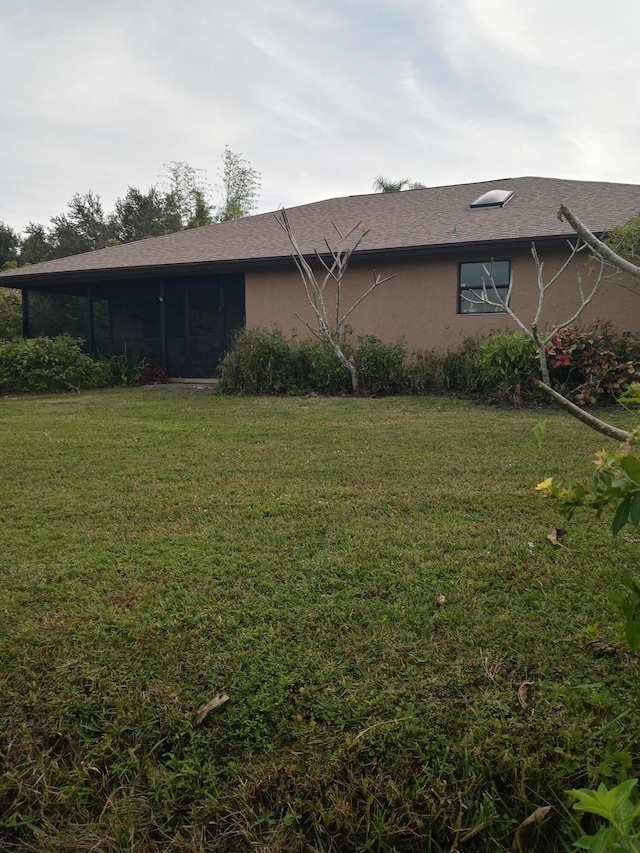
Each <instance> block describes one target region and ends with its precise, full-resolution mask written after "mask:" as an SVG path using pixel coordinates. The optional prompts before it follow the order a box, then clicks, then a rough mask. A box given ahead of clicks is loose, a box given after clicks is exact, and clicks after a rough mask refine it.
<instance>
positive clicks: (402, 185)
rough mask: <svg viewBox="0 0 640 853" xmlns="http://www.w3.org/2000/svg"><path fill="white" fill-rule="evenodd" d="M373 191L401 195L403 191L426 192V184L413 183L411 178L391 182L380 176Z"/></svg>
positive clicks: (374, 183)
mask: <svg viewBox="0 0 640 853" xmlns="http://www.w3.org/2000/svg"><path fill="white" fill-rule="evenodd" d="M373 189H374V190H375V192H377V193H399V192H402V190H424V189H426V187H425V185H424V184H421V183H420V182H419V181H412V180H411V178H400V180H399V181H390V180H389V179H388V178H385V177H384V175H378V177H377V178H376V179H375V181H374V182H373Z"/></svg>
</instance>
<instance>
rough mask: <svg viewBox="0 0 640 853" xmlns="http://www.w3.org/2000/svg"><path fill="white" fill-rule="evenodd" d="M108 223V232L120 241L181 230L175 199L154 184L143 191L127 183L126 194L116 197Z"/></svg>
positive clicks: (180, 220)
mask: <svg viewBox="0 0 640 853" xmlns="http://www.w3.org/2000/svg"><path fill="white" fill-rule="evenodd" d="M110 223H111V232H112V234H113V236H114V238H115V239H116V240H117V241H118V242H120V243H132V242H133V241H134V240H144V239H145V238H147V237H160V236H162V235H163V234H172V233H173V232H174V231H182V219H181V217H180V210H179V206H178V201H177V199H176V198H175V197H174V196H173V195H172V194H170V193H163V192H162V191H161V190H159V189H158V188H157V187H151V189H150V190H149V191H148V192H146V193H143V192H141V190H139V189H137V187H129V189H128V190H127V192H126V195H125V196H124V197H123V198H119V199H118V200H117V201H116V204H115V209H114V212H113V213H112V215H111V218H110Z"/></svg>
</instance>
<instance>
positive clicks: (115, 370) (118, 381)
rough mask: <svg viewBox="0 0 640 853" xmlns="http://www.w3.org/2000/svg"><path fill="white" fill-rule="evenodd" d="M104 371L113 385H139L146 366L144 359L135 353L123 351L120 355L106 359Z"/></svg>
mask: <svg viewBox="0 0 640 853" xmlns="http://www.w3.org/2000/svg"><path fill="white" fill-rule="evenodd" d="M105 361H106V369H107V371H108V372H109V373H110V375H111V380H112V383H113V384H115V385H140V384H141V382H142V375H143V372H144V369H145V368H146V366H147V361H146V359H145V358H141V357H140V356H139V355H138V354H137V353H135V352H131V351H130V350H129V351H127V349H126V347H125V351H124V352H123V353H121V354H120V355H112V356H111V357H110V358H108V359H106V360H105Z"/></svg>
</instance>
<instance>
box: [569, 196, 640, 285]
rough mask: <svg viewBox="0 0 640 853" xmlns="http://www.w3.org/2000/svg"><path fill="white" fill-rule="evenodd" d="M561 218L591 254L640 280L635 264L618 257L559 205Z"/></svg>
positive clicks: (639, 269) (572, 214)
mask: <svg viewBox="0 0 640 853" xmlns="http://www.w3.org/2000/svg"><path fill="white" fill-rule="evenodd" d="M563 218H564V219H566V220H567V222H568V223H569V225H570V226H571V227H572V228H573V230H574V231H575V232H576V234H577V235H578V236H579V237H580V238H581V239H582V241H583V242H584V243H586V244H587V246H588V247H589V248H590V249H591V251H592V252H594V253H595V254H596V255H598V257H600V258H604V260H605V261H606V262H607V263H609V264H611V265H612V266H614V267H617V269H619V270H622V272H627V273H629V275H632V276H634V278H640V267H637V266H636V265H635V264H632V263H631V261H628V260H627V259H626V258H623V257H622V256H621V255H618V254H617V253H616V252H614V251H613V249H610V248H609V247H608V246H607V244H606V243H603V242H602V240H599V239H598V238H597V237H596V235H595V234H594V233H593V232H592V231H589V229H588V228H587V226H586V225H585V224H584V223H583V222H581V220H580V219H578V217H577V216H576V215H575V213H572V212H571V210H570V209H569V208H568V207H566V206H565V205H564V204H561V205H560V210H559V211H558V219H560V220H562V219H563Z"/></svg>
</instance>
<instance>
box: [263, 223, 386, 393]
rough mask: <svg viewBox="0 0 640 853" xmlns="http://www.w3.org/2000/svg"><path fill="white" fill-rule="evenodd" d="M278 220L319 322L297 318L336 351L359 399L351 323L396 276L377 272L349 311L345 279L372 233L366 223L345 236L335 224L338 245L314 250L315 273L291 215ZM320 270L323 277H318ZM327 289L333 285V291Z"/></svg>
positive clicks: (358, 224) (331, 288)
mask: <svg viewBox="0 0 640 853" xmlns="http://www.w3.org/2000/svg"><path fill="white" fill-rule="evenodd" d="M276 220H277V222H278V224H279V225H280V227H281V228H282V230H283V231H284V232H285V234H286V235H287V237H288V239H289V243H290V244H291V247H292V250H293V251H292V253H291V256H292V257H293V260H294V261H295V264H296V267H297V268H298V272H299V273H300V276H301V278H302V282H303V284H304V290H305V293H306V296H307V301H308V303H309V305H310V306H311V310H312V312H313V315H314V318H315V325H312V324H311V323H308V322H307V321H306V320H305V319H304V318H302V317H300V315H296V316H297V317H298V319H299V320H301V321H302V322H303V323H304V324H305V326H306V327H307V328H308V329H309V331H310V332H311V333H312V334H313V335H315V337H317V338H318V339H319V340H321V341H323V343H325V344H326V345H327V346H329V347H330V348H331V349H332V350H333V352H334V353H335V355H336V358H337V359H338V361H339V362H340V364H342V365H343V367H345V368H346V369H347V370H348V371H349V375H350V377H351V386H352V388H353V393H354V394H356V395H357V394H358V393H359V391H360V383H359V377H358V366H357V364H356V361H355V359H354V358H353V356H352V355H347V353H346V351H345V349H346V347H345V342H346V332H347V320H348V318H349V317H350V316H351V314H352V313H353V312H354V311H355V309H356V308H357V307H358V305H360V303H361V302H363V301H364V300H365V299H366V298H367V296H369V294H371V293H373V291H374V290H375V289H376V288H377V287H379V286H380V285H381V284H385V282H387V281H390V280H391V279H392V278H394V277H395V276H393V275H389V276H386V277H385V278H382V277H381V276H380V275H378V274H376V272H375V270H374V272H373V283H372V284H371V286H370V287H369V288H368V289H367V290H366V291H365V292H364V293H363V294H362V295H361V296H360V297H359V298H358V299H356V301H355V302H354V303H353V304H351V305H350V307H349V308H347V309H346V310H345V308H344V305H343V301H342V296H343V292H342V286H343V281H344V277H345V274H346V272H347V268H348V266H349V261H350V260H351V256H352V254H353V253H354V252H355V251H356V249H357V248H358V246H359V245H360V244H361V243H362V241H363V240H364V239H365V237H366V236H367V234H368V233H369V231H368V230H367V229H366V228H364V227H363V225H362V222H358V223H357V224H356V225H354V227H353V228H352V229H351V230H350V231H348V232H347V233H346V234H343V233H342V232H341V230H340V229H339V228H338V226H337V225H336V224H335V223H334V222H332V223H331V224H332V225H333V228H334V230H335V232H336V235H337V243H336V244H335V246H332V245H331V244H330V243H329V241H328V240H327V239H325V241H324V242H325V247H326V250H327V251H326V252H324V253H321V252H319V251H318V249H314V253H313V254H314V257H315V261H316V269H314V268H313V266H312V265H311V263H310V262H309V260H308V258H307V257H306V256H305V254H304V253H303V251H302V249H301V248H300V246H299V244H298V241H297V239H296V236H295V234H294V232H293V229H292V227H291V222H290V220H289V217H288V215H287V211H286V210H285V209H284V208H282V209H281V211H280V214H279V215H277V216H276ZM316 270H317V271H318V273H319V274H316ZM327 285H331V286H330V287H329V289H328V288H327Z"/></svg>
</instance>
